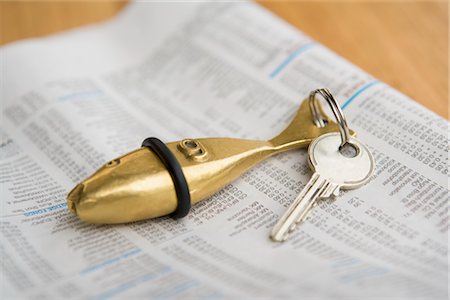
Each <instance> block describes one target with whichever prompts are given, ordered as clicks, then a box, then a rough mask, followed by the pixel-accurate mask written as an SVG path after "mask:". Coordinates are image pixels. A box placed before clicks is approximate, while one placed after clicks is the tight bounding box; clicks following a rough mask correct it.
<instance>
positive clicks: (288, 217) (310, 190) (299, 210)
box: [270, 173, 329, 242]
mask: <svg viewBox="0 0 450 300" xmlns="http://www.w3.org/2000/svg"><path fill="white" fill-rule="evenodd" d="M328 184H329V182H328V180H327V179H325V178H323V177H322V176H320V175H319V174H317V173H314V174H313V175H312V176H311V179H310V180H309V181H308V183H307V184H306V186H305V187H304V188H303V190H302V191H301V192H300V194H299V195H298V196H297V198H295V200H294V202H292V204H291V205H290V206H289V207H288V209H287V210H286V212H285V213H284V214H283V215H282V216H281V218H280V219H279V220H278V222H277V223H276V224H275V226H274V228H273V229H272V232H271V234H270V238H271V239H272V240H273V241H275V242H283V241H285V240H286V239H287V238H288V236H289V233H290V232H292V231H293V230H294V229H295V227H296V224H297V223H298V222H301V221H302V220H304V217H305V216H306V215H307V214H308V212H309V210H310V209H311V208H312V206H313V204H314V202H315V201H316V200H317V199H319V198H320V197H321V194H322V193H323V191H324V190H325V189H326V188H327V187H328Z"/></svg>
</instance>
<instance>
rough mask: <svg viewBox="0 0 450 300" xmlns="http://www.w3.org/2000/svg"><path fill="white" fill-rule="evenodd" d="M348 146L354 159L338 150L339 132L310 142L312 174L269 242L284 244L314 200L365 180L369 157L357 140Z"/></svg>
mask: <svg viewBox="0 0 450 300" xmlns="http://www.w3.org/2000/svg"><path fill="white" fill-rule="evenodd" d="M350 143H351V145H348V146H349V147H353V149H354V152H353V153H354V154H355V152H356V156H354V157H348V155H345V153H344V154H343V153H341V151H339V146H340V144H341V137H340V134H339V133H327V134H324V135H321V136H319V137H318V138H317V139H315V140H314V141H313V142H312V143H311V145H310V146H309V148H308V155H309V166H310V167H311V169H312V170H313V171H314V173H313V175H312V177H311V179H310V180H309V181H308V183H307V184H306V186H305V187H304V188H303V190H302V191H301V192H300V194H299V195H298V197H297V198H296V199H295V200H294V202H293V203H292V204H291V205H290V206H289V207H288V209H287V211H286V212H285V213H284V214H283V216H282V217H281V218H280V220H279V221H278V222H277V224H276V225H275V227H274V228H273V230H272V233H271V235H270V237H271V238H272V240H274V241H277V242H283V241H285V240H286V239H287V238H288V236H289V234H290V233H291V232H292V231H293V230H294V229H295V227H296V226H297V224H299V223H301V222H303V221H305V219H306V218H307V216H308V214H309V213H310V212H311V208H312V207H313V206H314V205H315V204H317V200H319V199H322V198H328V197H330V196H338V195H339V191H340V189H356V188H358V187H360V186H362V185H364V184H366V183H367V182H368V181H369V179H370V177H371V176H372V174H373V171H374V169H375V162H374V160H373V157H372V154H371V153H370V151H369V149H367V147H366V146H365V145H364V144H362V143H361V142H360V141H359V140H357V139H355V138H350Z"/></svg>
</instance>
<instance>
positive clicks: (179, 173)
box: [142, 137, 191, 219]
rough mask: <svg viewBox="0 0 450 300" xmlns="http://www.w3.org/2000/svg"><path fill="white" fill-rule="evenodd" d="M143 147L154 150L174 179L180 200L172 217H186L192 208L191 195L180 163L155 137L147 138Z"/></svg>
mask: <svg viewBox="0 0 450 300" xmlns="http://www.w3.org/2000/svg"><path fill="white" fill-rule="evenodd" d="M142 147H147V148H149V149H150V150H152V151H153V152H154V153H155V154H156V156H158V158H159V159H160V160H161V162H162V163H163V164H164V166H165V167H166V168H167V171H169V174H170V177H172V181H173V185H174V186H175V191H176V193H177V199H178V205H177V208H176V209H175V211H174V212H173V214H172V217H173V218H174V219H180V218H183V217H185V216H186V215H187V214H188V213H189V210H190V208H191V195H190V193H189V186H188V184H187V181H186V177H185V176H184V173H183V170H182V169H181V166H180V163H179V162H178V161H177V159H176V158H175V155H173V153H172V152H171V151H170V149H169V148H168V147H167V146H166V144H164V143H163V142H162V141H161V140H159V139H157V138H155V137H150V138H146V139H145V140H144V141H143V142H142Z"/></svg>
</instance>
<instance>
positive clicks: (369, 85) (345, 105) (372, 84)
mask: <svg viewBox="0 0 450 300" xmlns="http://www.w3.org/2000/svg"><path fill="white" fill-rule="evenodd" d="M379 83H380V81H378V80H374V81H371V82H369V83H367V84H365V85H363V87H362V88H360V89H359V90H357V91H356V92H355V93H354V94H353V95H351V96H350V98H348V99H347V101H345V103H344V104H343V105H342V106H341V108H342V109H344V108H346V107H347V106H348V105H349V104H350V103H352V101H353V100H355V98H356V97H358V96H359V94H361V93H362V92H364V91H365V90H367V89H369V88H370V87H372V86H374V85H377V84H379Z"/></svg>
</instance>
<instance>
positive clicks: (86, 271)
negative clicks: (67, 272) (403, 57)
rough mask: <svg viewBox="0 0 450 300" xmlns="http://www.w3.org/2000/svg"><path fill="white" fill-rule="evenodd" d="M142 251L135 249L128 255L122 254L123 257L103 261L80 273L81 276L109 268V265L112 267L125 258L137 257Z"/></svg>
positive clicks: (127, 253)
mask: <svg viewBox="0 0 450 300" xmlns="http://www.w3.org/2000/svg"><path fill="white" fill-rule="evenodd" d="M141 251H142V250H141V249H139V248H137V249H133V250H131V251H129V252H126V253H124V254H122V255H120V256H117V257H114V258H110V259H108V260H105V261H103V262H101V263H99V264H96V265H93V266H90V267H88V268H86V269H84V270H82V271H81V272H80V274H81V275H85V274H87V273H90V272H92V271H95V270H98V269H100V268H102V267H105V266H109V265H111V264H113V263H116V262H118V261H120V260H123V259H125V258H128V257H130V256H132V255H135V254H137V253H139V252H141Z"/></svg>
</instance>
